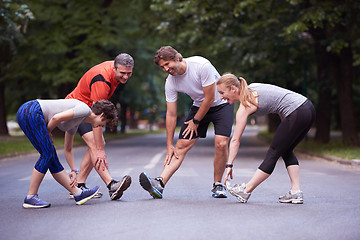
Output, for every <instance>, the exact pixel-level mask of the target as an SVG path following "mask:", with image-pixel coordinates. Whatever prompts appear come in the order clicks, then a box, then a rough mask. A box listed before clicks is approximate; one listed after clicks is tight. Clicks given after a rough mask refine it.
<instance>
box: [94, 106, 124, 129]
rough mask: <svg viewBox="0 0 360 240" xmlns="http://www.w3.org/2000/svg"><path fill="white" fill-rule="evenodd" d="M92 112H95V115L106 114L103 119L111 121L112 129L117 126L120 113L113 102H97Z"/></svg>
mask: <svg viewBox="0 0 360 240" xmlns="http://www.w3.org/2000/svg"><path fill="white" fill-rule="evenodd" d="M91 111H93V113H94V114H95V115H100V114H102V113H104V116H103V118H104V119H106V120H110V121H109V123H108V124H109V127H110V128H111V129H113V128H114V127H115V126H116V125H117V121H118V112H117V110H116V107H115V105H114V104H113V103H112V102H110V101H108V100H99V101H96V102H94V104H93V105H92V107H91Z"/></svg>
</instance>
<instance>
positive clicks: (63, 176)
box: [52, 170, 79, 194]
mask: <svg viewBox="0 0 360 240" xmlns="http://www.w3.org/2000/svg"><path fill="white" fill-rule="evenodd" d="M52 176H53V177H54V179H55V180H56V181H57V182H58V183H60V184H61V185H62V186H63V187H64V188H66V189H67V190H68V191H69V192H71V194H75V193H76V192H77V191H78V189H79V188H77V187H71V186H70V182H71V180H70V178H69V175H68V174H67V173H66V172H65V170H62V171H61V172H58V173H54V174H52Z"/></svg>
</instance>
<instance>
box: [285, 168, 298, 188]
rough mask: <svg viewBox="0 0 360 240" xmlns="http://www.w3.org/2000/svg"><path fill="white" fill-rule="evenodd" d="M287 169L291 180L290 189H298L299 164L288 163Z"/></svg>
mask: <svg viewBox="0 0 360 240" xmlns="http://www.w3.org/2000/svg"><path fill="white" fill-rule="evenodd" d="M287 171H288V174H289V177H290V181H291V190H294V191H295V190H300V167H299V165H290V166H288V167H287Z"/></svg>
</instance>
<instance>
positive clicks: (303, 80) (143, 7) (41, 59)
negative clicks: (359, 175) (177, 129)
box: [0, 0, 360, 144]
mask: <svg viewBox="0 0 360 240" xmlns="http://www.w3.org/2000/svg"><path fill="white" fill-rule="evenodd" d="M5 2H6V3H7V4H8V5H9V4H10V5H14V4H15V6H26V7H25V8H23V12H24V14H23V16H26V14H29V12H31V13H32V14H31V16H33V17H31V18H32V19H31V20H30V22H29V24H28V27H27V31H26V33H22V35H24V41H23V42H16V43H15V44H14V46H15V45H16V49H17V51H16V52H12V54H11V56H12V58H11V60H9V61H8V62H7V63H8V67H7V69H6V71H4V72H3V73H2V77H1V79H0V83H2V84H3V85H5V86H4V88H5V89H6V96H5V101H4V102H5V103H6V104H5V105H4V106H3V107H0V109H5V106H6V107H7V109H8V111H7V112H8V113H13V112H14V111H16V109H17V108H18V107H19V106H20V105H21V104H22V103H23V102H25V101H26V100H29V99H34V98H62V97H64V96H66V94H68V93H69V92H70V91H71V90H72V89H73V88H74V87H75V85H76V83H77V81H78V80H79V79H80V77H81V76H82V75H83V74H84V73H85V72H86V71H87V70H88V69H89V68H90V67H92V66H93V65H95V64H97V63H99V62H102V61H105V60H110V59H113V58H114V57H115V56H116V55H117V54H118V53H120V52H127V53H129V54H131V55H132V56H133V57H134V59H135V68H134V74H133V77H132V78H131V81H130V82H129V84H128V86H127V87H126V88H125V89H124V91H122V92H121V93H119V94H115V96H114V98H116V99H114V101H116V102H119V103H120V104H122V105H124V106H128V107H129V108H130V109H131V110H132V111H143V110H144V109H154V108H155V109H157V110H159V111H164V110H165V102H164V101H165V100H164V97H163V95H164V94H163V85H164V77H165V74H163V73H162V71H161V70H160V69H158V68H157V67H156V66H155V65H154V64H153V63H152V59H153V56H154V54H155V52H156V50H157V49H158V48H159V47H161V46H163V45H172V46H173V47H175V48H176V49H177V50H179V51H180V52H181V53H182V54H183V56H184V57H187V56H192V55H201V56H204V57H206V58H208V59H209V60H210V61H211V62H212V63H213V64H214V66H215V67H216V68H217V70H218V71H219V72H220V73H225V72H232V73H234V74H236V75H241V76H243V77H245V79H247V81H248V82H266V83H272V84H276V85H279V86H283V87H286V88H289V89H291V90H294V91H296V92H299V93H302V94H304V95H306V96H307V97H308V98H309V99H310V100H311V101H312V102H313V103H314V105H315V106H316V107H317V112H318V121H317V124H316V128H317V140H319V141H323V142H327V141H328V140H329V132H330V129H332V128H334V127H337V128H340V129H341V130H342V132H343V139H344V141H345V142H347V143H350V144H358V135H357V132H358V127H359V120H360V118H359V116H360V110H359V109H358V108H355V105H356V104H358V103H359V101H360V99H359V97H358V96H359V94H358V93H359V91H360V79H359V77H358V76H359V74H357V73H358V72H359V66H360V54H359V52H360V48H359V47H360V41H359V36H360V34H359V26H360V23H359V21H360V18H359V16H358V15H359V10H360V3H358V1H355V0H344V1H336V0H324V1H316V0H281V1H277V0H266V1H265V0H242V1H234V0H224V1H215V0H191V1H190V0H187V1H186V0H166V1H164V0H144V1H141V0H135V1H123V0H121V1H112V0H102V1H94V2H91V3H89V2H88V1H84V0H79V1H70V0H56V1H55V0H32V1H10V0H7V1H5ZM1 12H2V13H3V12H6V14H7V15H12V16H17V15H16V14H14V13H15V12H16V10H15V9H14V8H9V7H7V8H5V7H2V8H1ZM3 16H4V15H3V14H2V15H1V18H2V19H3ZM19 16H21V15H19ZM29 16H30V15H29ZM13 19H14V18H13ZM23 19H24V18H23ZM18 25H19V23H17V26H18ZM14 29H16V28H14ZM1 30H2V31H3V32H6V34H3V35H4V36H7V35H9V34H10V35H11V29H9V28H8V29H6V30H4V28H2V29H1ZM12 33H13V35H14V36H15V35H17V34H18V33H20V32H19V31H13V32H12ZM3 43H4V42H3V41H2V42H1V46H2V49H3V47H4V46H5V45H4V44H3ZM19 89H21V91H19ZM185 103H186V101H185Z"/></svg>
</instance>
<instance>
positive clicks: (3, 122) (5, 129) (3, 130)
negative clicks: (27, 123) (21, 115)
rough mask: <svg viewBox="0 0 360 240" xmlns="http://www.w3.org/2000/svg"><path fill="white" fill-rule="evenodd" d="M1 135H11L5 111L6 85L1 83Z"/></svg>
mask: <svg viewBox="0 0 360 240" xmlns="http://www.w3.org/2000/svg"><path fill="white" fill-rule="evenodd" d="M0 135H1V136H7V135H9V130H8V127H7V120H6V109H5V84H4V83H2V82H0Z"/></svg>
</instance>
